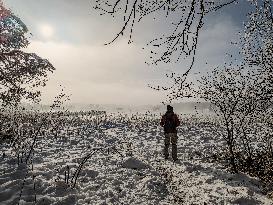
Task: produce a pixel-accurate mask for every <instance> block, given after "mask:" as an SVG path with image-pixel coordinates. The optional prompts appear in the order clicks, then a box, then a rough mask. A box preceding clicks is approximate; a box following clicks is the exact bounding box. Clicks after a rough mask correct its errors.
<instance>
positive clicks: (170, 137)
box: [164, 133, 177, 160]
mask: <svg viewBox="0 0 273 205" xmlns="http://www.w3.org/2000/svg"><path fill="white" fill-rule="evenodd" d="M170 142H171V143H172V158H173V160H177V134H176V133H166V134H165V140H164V143H165V147H164V156H165V159H167V158H168V157H169V146H170Z"/></svg>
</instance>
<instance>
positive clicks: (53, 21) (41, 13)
mask: <svg viewBox="0 0 273 205" xmlns="http://www.w3.org/2000/svg"><path fill="white" fill-rule="evenodd" d="M4 2H5V4H6V5H7V7H8V8H10V9H11V10H12V11H13V12H14V13H15V14H16V15H17V16H18V17H20V18H21V20H22V21H23V22H24V23H25V24H26V25H27V26H28V28H29V30H30V31H31V33H32V34H33V37H32V41H31V44H30V46H29V47H28V48H27V51H28V52H35V53H37V54H38V55H40V56H41V57H43V58H47V59H48V60H49V61H50V62H51V63H52V64H53V65H54V66H55V68H56V71H55V73H54V74H52V75H50V78H49V81H48V84H47V86H46V88H45V89H43V95H42V102H43V103H50V102H52V101H53V98H54V96H56V95H57V94H58V92H59V89H58V87H59V85H63V86H64V87H65V90H66V92H67V93H69V94H72V97H71V103H94V104H135V105H141V104H159V103H160V102H161V101H162V100H164V97H165V94H164V93H160V92H156V91H154V90H152V89H150V88H148V86H147V84H152V85H158V84H159V85H160V84H164V82H166V78H165V76H164V73H165V72H166V70H175V71H180V72H182V71H183V69H185V68H184V63H183V61H182V62H180V63H178V64H176V65H173V64H171V65H161V66H159V67H149V66H147V65H146V64H145V63H144V62H145V60H147V57H148V56H147V53H145V51H143V50H142V49H141V48H142V47H143V46H144V45H145V44H146V43H147V41H148V40H152V38H153V37H157V35H156V34H157V33H160V32H161V33H164V32H165V31H166V27H165V26H164V25H163V24H162V23H161V22H160V21H157V22H155V23H154V24H153V25H152V22H151V21H147V23H145V24H141V25H137V26H136V33H135V35H134V37H133V40H134V43H132V44H130V45H128V44H127V41H128V40H127V39H126V38H122V39H119V40H118V41H117V42H115V43H114V44H112V45H110V46H104V45H103V44H104V43H106V42H107V41H109V40H111V39H112V38H113V37H114V35H115V34H116V33H117V32H118V31H119V29H120V28H121V24H120V23H119V21H118V20H117V19H113V18H111V17H109V16H100V15H99V14H98V12H97V11H95V10H93V9H92V5H91V3H90V2H91V1H90V0H80V1H75V0H5V1H4ZM244 11H246V7H245V5H244V4H241V5H239V6H237V7H234V6H233V7H231V8H228V9H226V10H225V11H224V12H223V11H222V12H218V13H216V14H215V15H213V16H209V18H208V19H207V21H206V24H205V27H204V28H203V30H202V32H201V35H200V41H199V42H200V44H199V46H198V53H197V58H196V64H195V67H194V71H193V72H198V71H204V70H206V69H208V68H210V67H212V66H215V65H218V64H221V63H223V62H224V60H225V54H226V53H227V52H230V51H232V50H233V49H234V47H232V45H231V44H230V42H231V41H232V40H233V39H235V38H236V36H237V35H238V32H239V31H240V30H241V28H242V23H243V20H244V18H243V16H244ZM155 31H156V32H155ZM206 62H207V64H206Z"/></svg>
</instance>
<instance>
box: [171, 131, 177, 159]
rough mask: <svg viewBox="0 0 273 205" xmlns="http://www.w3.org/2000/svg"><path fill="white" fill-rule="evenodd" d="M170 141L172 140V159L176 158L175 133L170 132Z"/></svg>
mask: <svg viewBox="0 0 273 205" xmlns="http://www.w3.org/2000/svg"><path fill="white" fill-rule="evenodd" d="M171 142H172V158H173V160H177V134H176V133H172V136H171Z"/></svg>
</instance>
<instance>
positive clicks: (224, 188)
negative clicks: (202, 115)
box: [0, 113, 272, 205]
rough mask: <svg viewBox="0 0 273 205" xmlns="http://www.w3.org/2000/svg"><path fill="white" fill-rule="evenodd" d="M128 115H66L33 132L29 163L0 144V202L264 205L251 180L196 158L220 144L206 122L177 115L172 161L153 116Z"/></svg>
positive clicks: (266, 200)
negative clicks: (55, 129) (55, 126)
mask: <svg viewBox="0 0 273 205" xmlns="http://www.w3.org/2000/svg"><path fill="white" fill-rule="evenodd" d="M128 116H129V115H128V114H127V118H126V116H124V115H122V114H120V113H119V114H111V115H108V116H107V118H103V117H101V119H102V120H100V123H97V124H92V123H91V121H88V120H89V119H91V120H92V119H93V118H88V117H86V119H87V120H86V121H81V123H71V121H69V122H70V123H69V122H67V123H65V125H64V126H62V129H61V132H60V133H59V134H58V135H57V137H56V136H54V135H53V134H52V133H50V132H48V133H46V134H45V135H44V136H39V137H38V143H37V146H36V147H35V150H34V156H33V157H32V158H31V160H32V163H31V164H29V165H25V164H24V163H20V164H19V166H18V164H17V159H16V158H15V157H14V156H13V155H12V154H11V149H10V148H9V147H8V146H7V145H6V144H1V145H0V146H1V150H2V151H3V152H5V153H6V156H5V157H4V158H1V160H0V173H1V177H0V204H7V205H9V204H18V202H19V204H33V202H34V201H35V198H36V202H37V203H36V204H39V205H42V204H44V205H46V204H53V205H57V204H58V205H59V204H65V205H70V204H71V205H72V204H107V205H108V204H151V205H152V204H185V205H190V204H250V205H251V204H272V201H271V200H270V199H268V198H267V197H266V196H265V195H263V194H262V193H261V191H260V189H259V186H260V183H259V181H258V180H257V179H255V178H251V177H249V176H247V175H244V174H236V175H234V174H230V173H229V172H227V170H225V168H224V167H223V166H221V165H219V164H216V163H209V162H207V161H206V160H205V159H204V157H203V156H205V155H207V154H211V153H213V152H217V150H218V149H219V147H221V146H223V145H224V144H223V141H222V140H221V139H220V138H219V130H218V129H217V128H216V127H214V126H213V125H211V124H210V123H204V122H202V121H200V122H198V121H196V120H191V117H187V118H186V116H181V118H183V119H181V120H182V126H181V127H180V128H179V133H178V135H179V139H178V158H179V159H180V161H179V162H177V163H173V162H172V161H171V160H164V159H163V155H162V149H163V139H164V137H163V133H162V128H161V127H159V126H158V123H159V116H158V115H155V114H150V115H147V114H144V115H141V116H137V117H138V118H139V119H135V117H131V118H130V120H128V118H129V117H128ZM62 120H66V119H62ZM69 120H71V119H69ZM72 120H73V117H72ZM67 121H68V120H67ZM76 121H77V120H76V119H75V120H74V122H76ZM170 151H171V150H170ZM85 157H87V160H86V161H85V163H84V164H83V166H82V168H81V169H80V172H79V175H78V178H77V180H76V183H75V177H74V178H73V175H74V174H75V173H77V170H79V169H78V168H79V166H80V164H81V162H83V159H84V158H85ZM32 167H33V169H32ZM74 183H75V187H74V188H73V184H74ZM34 186H35V189H34ZM19 200H20V201H19Z"/></svg>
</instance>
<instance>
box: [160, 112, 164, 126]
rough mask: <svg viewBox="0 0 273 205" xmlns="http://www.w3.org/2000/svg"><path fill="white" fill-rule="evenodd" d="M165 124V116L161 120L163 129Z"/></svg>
mask: <svg viewBox="0 0 273 205" xmlns="http://www.w3.org/2000/svg"><path fill="white" fill-rule="evenodd" d="M164 124H165V117H164V115H163V116H162V118H161V121H160V126H161V127H163V126H164Z"/></svg>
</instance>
